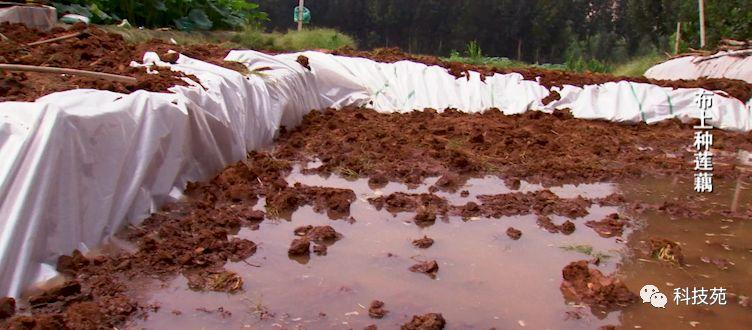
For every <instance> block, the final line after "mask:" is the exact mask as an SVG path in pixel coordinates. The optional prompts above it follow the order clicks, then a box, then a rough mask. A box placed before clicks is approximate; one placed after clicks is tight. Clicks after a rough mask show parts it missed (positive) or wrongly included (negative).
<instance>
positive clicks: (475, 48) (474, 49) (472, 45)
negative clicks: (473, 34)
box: [466, 40, 483, 60]
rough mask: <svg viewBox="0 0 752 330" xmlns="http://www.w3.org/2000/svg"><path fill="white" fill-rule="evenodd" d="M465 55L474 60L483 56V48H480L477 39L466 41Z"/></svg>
mask: <svg viewBox="0 0 752 330" xmlns="http://www.w3.org/2000/svg"><path fill="white" fill-rule="evenodd" d="M466 52H467V57H469V58H471V59H475V60H479V59H481V58H483V50H481V49H480V45H479V44H478V42H477V41H475V40H473V41H471V42H468V43H467V48H466Z"/></svg>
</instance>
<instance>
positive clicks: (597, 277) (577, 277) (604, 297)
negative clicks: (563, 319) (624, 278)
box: [561, 260, 637, 310]
mask: <svg viewBox="0 0 752 330" xmlns="http://www.w3.org/2000/svg"><path fill="white" fill-rule="evenodd" d="M562 276H563V278H564V281H563V282H562V283H561V292H562V294H563V295H564V297H565V298H566V299H568V300H571V301H574V302H577V303H585V304H587V305H589V306H590V307H591V308H593V309H595V310H613V309H618V308H623V307H626V306H628V305H630V304H632V303H634V302H636V301H637V295H635V294H634V293H632V292H631V291H629V289H628V288H627V287H626V285H624V283H622V282H621V280H619V279H617V278H615V277H613V276H605V275H603V274H602V273H601V272H600V271H599V270H597V269H591V268H590V267H589V266H588V262H587V261H584V260H582V261H577V262H573V263H570V264H569V265H567V266H566V267H564V269H563V270H562Z"/></svg>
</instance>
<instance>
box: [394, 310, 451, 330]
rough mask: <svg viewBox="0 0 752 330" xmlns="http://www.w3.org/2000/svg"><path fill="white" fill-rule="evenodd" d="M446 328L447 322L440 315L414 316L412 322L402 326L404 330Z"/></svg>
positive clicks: (436, 329)
mask: <svg viewBox="0 0 752 330" xmlns="http://www.w3.org/2000/svg"><path fill="white" fill-rule="evenodd" d="M445 326H446V320H444V316H442V315H441V314H440V313H428V314H423V315H414V316H413V318H412V320H410V322H408V323H406V324H404V325H402V330H441V329H444V327H445Z"/></svg>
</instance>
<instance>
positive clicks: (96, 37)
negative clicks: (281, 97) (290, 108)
mask: <svg viewBox="0 0 752 330" xmlns="http://www.w3.org/2000/svg"><path fill="white" fill-rule="evenodd" d="M75 32H83V34H82V35H80V36H78V37H74V38H70V39H65V40H61V41H56V42H51V43H45V44H41V45H35V46H26V44H28V43H30V42H35V41H40V40H46V39H51V38H54V37H59V36H62V35H67V34H71V33H75ZM0 33H3V34H4V35H6V36H7V37H8V38H9V39H11V40H12V41H7V42H6V41H4V42H2V44H0V63H9V64H25V65H35V66H52V67H62V68H71V69H80V70H88V71H96V72H105V73H112V74H118V75H124V76H130V77H135V78H136V79H137V82H136V84H126V83H120V82H113V81H109V80H103V79H96V78H87V77H79V76H64V75H59V74H44V73H30V72H23V73H21V72H19V73H15V72H14V73H11V72H5V73H0V102H2V101H33V100H35V99H37V98H39V97H41V96H44V95H47V94H50V93H53V92H60V91H65V90H70V89H78V88H93V89H102V90H110V91H114V92H120V93H130V92H133V91H136V90H147V91H154V92H166V91H167V89H168V88H170V87H172V86H176V85H181V86H184V85H187V83H185V82H184V81H183V80H181V79H180V78H181V77H184V76H185V75H183V74H181V73H178V72H173V71H170V70H161V71H159V74H147V73H146V70H145V69H143V68H131V67H130V66H129V64H130V62H131V61H136V62H140V61H141V60H142V58H143V55H144V53H145V52H147V51H155V52H157V53H158V54H164V53H165V52H166V51H167V50H169V49H172V50H175V51H179V52H181V53H183V54H185V55H187V56H191V57H194V58H198V59H201V60H203V61H207V62H210V63H213V64H217V65H221V66H224V67H228V68H231V69H235V70H239V71H241V72H244V70H246V69H245V67H243V66H242V65H240V64H239V63H231V62H225V61H223V58H224V56H225V55H226V54H227V51H228V49H227V48H223V47H221V46H217V45H193V46H178V45H172V44H167V43H164V42H162V41H159V40H152V41H149V42H146V43H142V44H138V45H132V44H129V43H127V42H126V41H125V40H123V38H122V36H120V35H117V34H112V33H107V32H105V31H102V30H100V29H98V28H96V27H88V28H87V27H86V26H84V25H74V26H72V27H71V28H70V30H67V31H66V30H64V29H62V28H55V29H53V30H52V31H50V32H40V31H37V30H33V29H29V28H27V27H26V26H24V25H22V24H9V23H2V24H0ZM188 77H189V78H191V79H193V80H194V81H198V80H197V79H196V78H195V77H190V76H188Z"/></svg>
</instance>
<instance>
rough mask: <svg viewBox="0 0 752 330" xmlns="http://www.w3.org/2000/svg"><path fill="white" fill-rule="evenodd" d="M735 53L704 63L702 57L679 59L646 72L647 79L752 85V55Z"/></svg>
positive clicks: (725, 53)
mask: <svg viewBox="0 0 752 330" xmlns="http://www.w3.org/2000/svg"><path fill="white" fill-rule="evenodd" d="M733 53H734V52H725V51H722V52H719V53H717V54H715V55H713V56H712V57H713V58H712V59H708V60H704V61H703V60H702V59H704V58H705V57H702V56H683V57H678V58H675V59H672V60H669V61H666V62H663V63H660V64H657V65H655V66H653V67H651V68H650V69H648V70H647V71H645V77H647V78H650V79H662V80H679V79H698V78H702V77H705V78H729V79H739V80H744V81H746V82H748V83H752V55H747V56H733V55H732V54H733Z"/></svg>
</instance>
